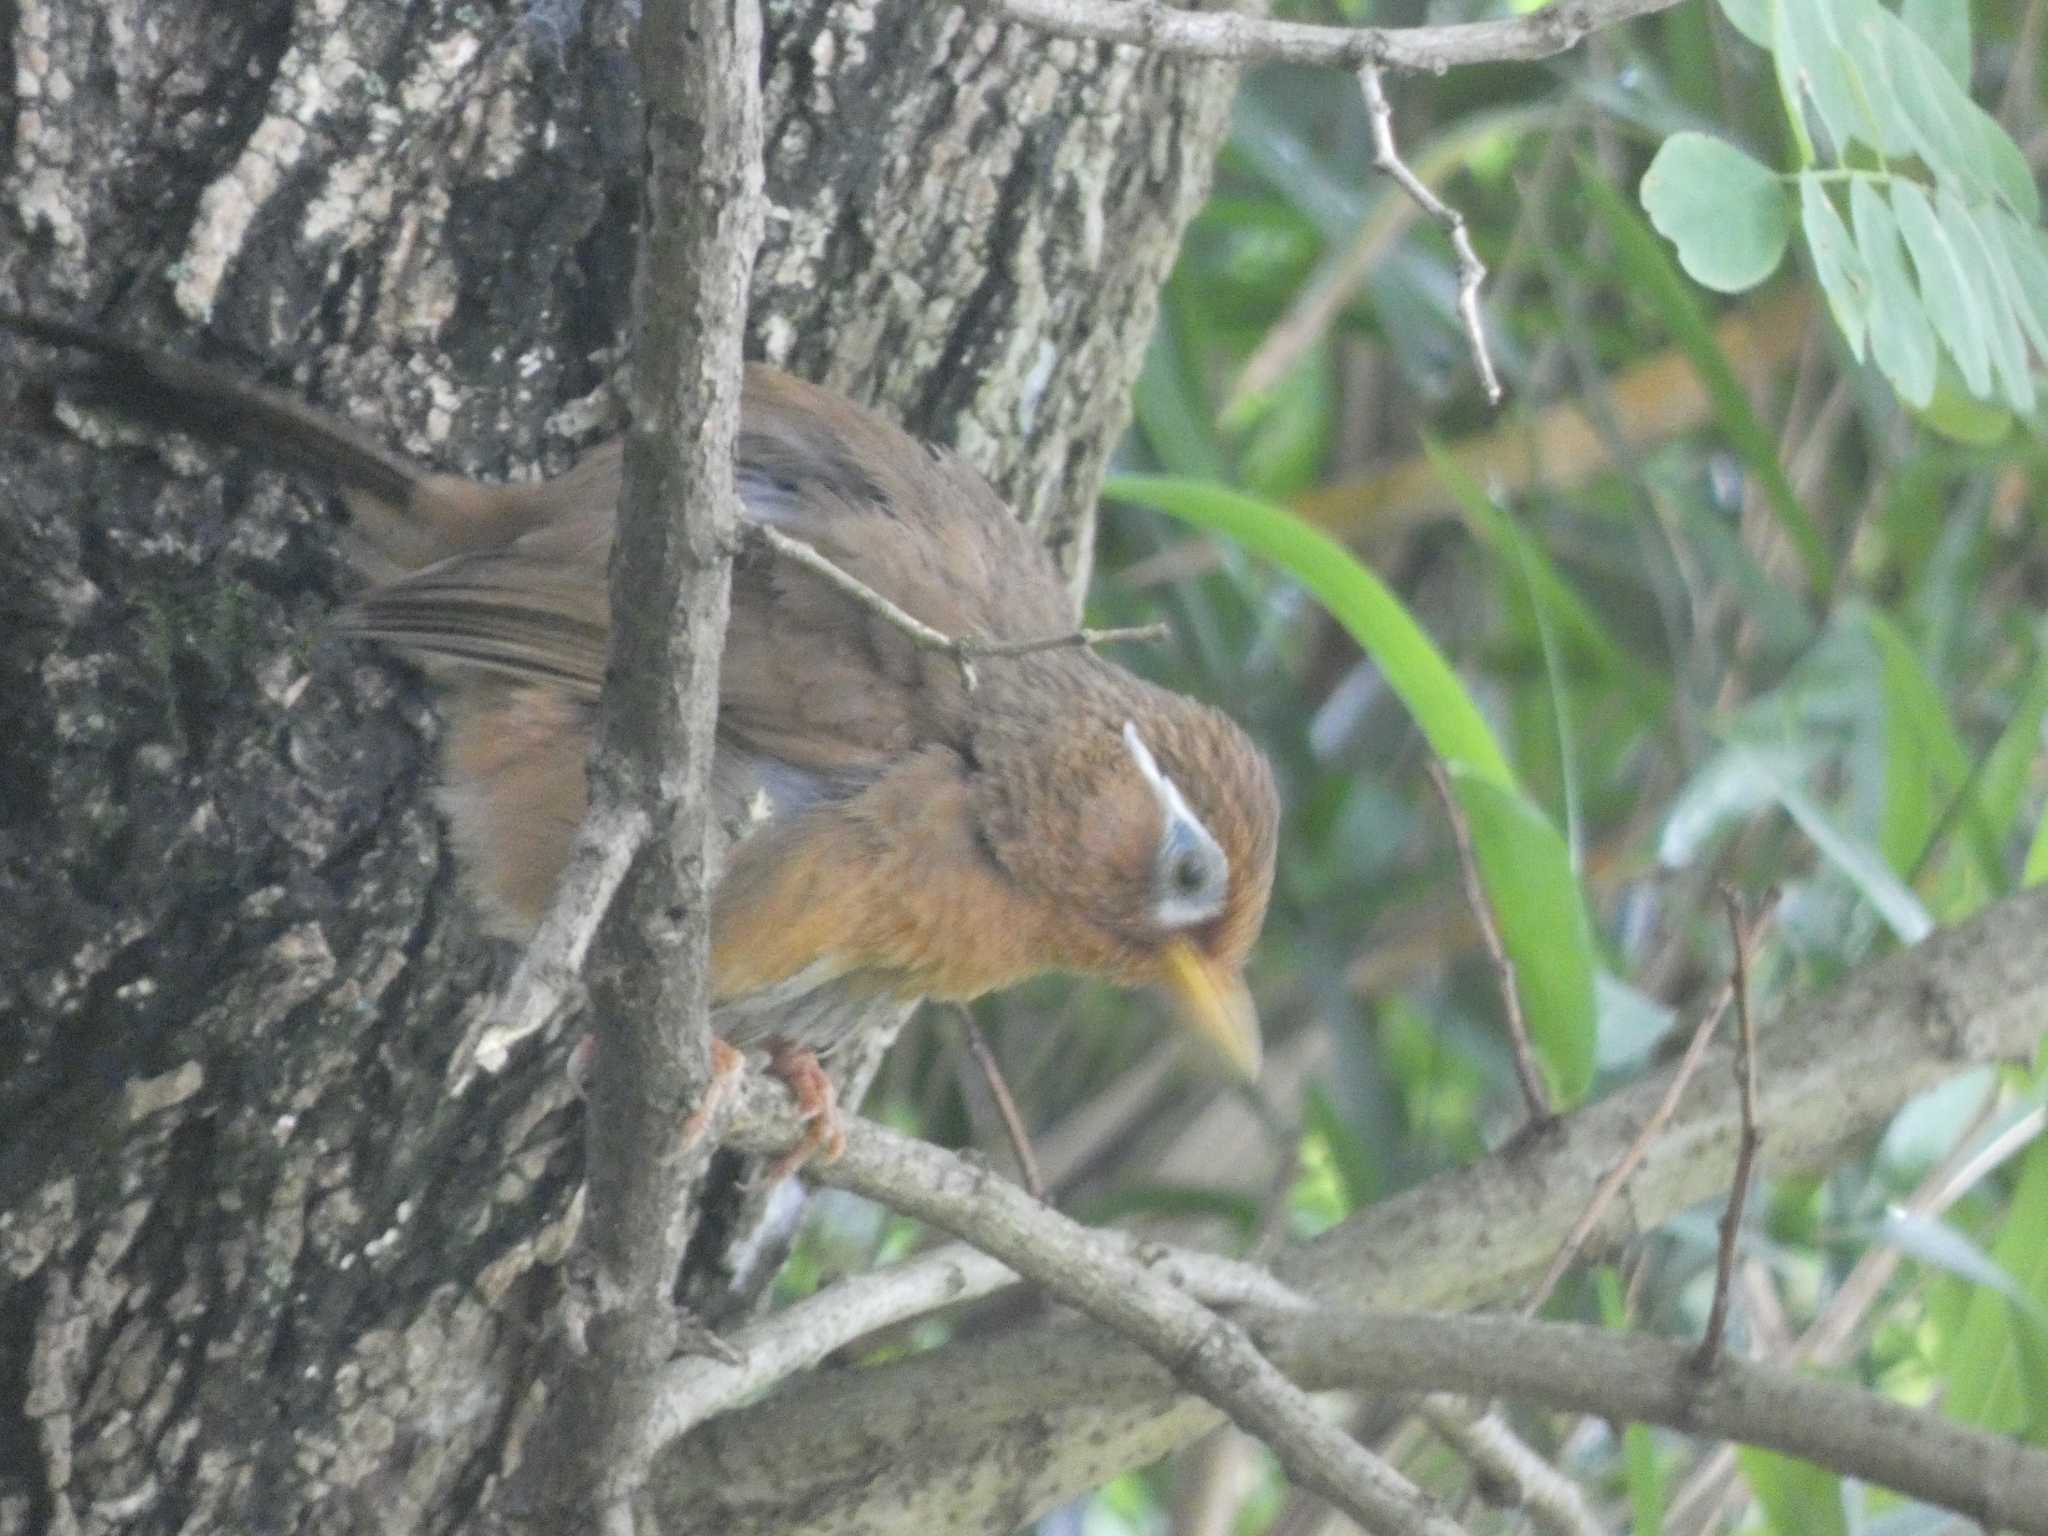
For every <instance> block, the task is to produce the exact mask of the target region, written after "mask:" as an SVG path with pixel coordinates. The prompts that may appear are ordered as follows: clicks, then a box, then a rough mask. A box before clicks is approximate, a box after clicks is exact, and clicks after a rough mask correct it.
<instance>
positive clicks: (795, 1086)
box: [761, 1040, 846, 1187]
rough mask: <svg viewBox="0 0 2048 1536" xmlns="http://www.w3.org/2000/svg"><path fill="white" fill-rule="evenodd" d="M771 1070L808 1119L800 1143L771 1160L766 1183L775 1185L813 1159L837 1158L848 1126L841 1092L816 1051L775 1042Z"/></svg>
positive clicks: (801, 1117) (770, 1051)
mask: <svg viewBox="0 0 2048 1536" xmlns="http://www.w3.org/2000/svg"><path fill="white" fill-rule="evenodd" d="M768 1070H769V1071H771V1072H773V1073H774V1074H775V1075H776V1076H777V1077H779V1078H781V1079H782V1081H783V1083H784V1085H785V1086H786V1087H788V1089H789V1091H790V1092H791V1093H792V1094H794V1095H795V1096H796V1112H797V1118H798V1119H799V1120H802V1121H803V1122H804V1134H803V1136H802V1137H801V1138H800V1139H799V1140H798V1141H797V1144H796V1145H795V1146H793V1147H791V1148H790V1149H789V1150H788V1151H787V1152H785V1153H783V1154H782V1156H781V1157H779V1158H777V1159H776V1160H775V1161H774V1162H773V1163H771V1164H770V1165H769V1167H768V1171H767V1172H766V1173H764V1174H763V1175H762V1176H761V1182H762V1184H763V1185H764V1186H769V1187H772V1186H774V1185H776V1184H780V1183H781V1182H782V1181H783V1180H784V1179H786V1178H788V1177H789V1176H790V1175H791V1174H792V1173H795V1172H796V1171H797V1170H798V1169H799V1168H802V1167H803V1166H804V1165H805V1164H807V1163H809V1162H811V1161H812V1160H813V1159H815V1160H817V1161H819V1162H826V1163H829V1162H834V1161H836V1160H837V1159H838V1157H839V1155H840V1154H841V1153H843V1152H844V1151H845V1150H846V1126H845V1124H844V1122H842V1121H841V1119H840V1117H839V1094H838V1091H837V1090H836V1089H834V1088H833V1086H832V1079H831V1078H830V1077H828V1076H826V1075H825V1069H824V1068H823V1067H821V1066H820V1065H818V1053H817V1052H816V1051H813V1050H811V1049H810V1048H809V1047H808V1046H802V1045H792V1044H790V1043H789V1042H788V1041H787V1040H775V1041H771V1042H770V1043H769V1046H768Z"/></svg>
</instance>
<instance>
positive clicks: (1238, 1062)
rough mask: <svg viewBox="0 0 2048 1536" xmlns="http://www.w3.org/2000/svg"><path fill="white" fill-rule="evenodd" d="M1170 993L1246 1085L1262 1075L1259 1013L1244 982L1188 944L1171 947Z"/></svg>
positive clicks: (1168, 965) (1168, 959) (1168, 962)
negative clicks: (1260, 1071) (1260, 1069)
mask: <svg viewBox="0 0 2048 1536" xmlns="http://www.w3.org/2000/svg"><path fill="white" fill-rule="evenodd" d="M1163 979H1164V981H1165V983H1166V989H1167V991H1168V992H1170V993H1172V994H1173V1000H1174V1002H1175V1004H1177V1005H1178V1006H1179V1008H1180V1014H1181V1018H1182V1019H1183V1020H1184V1021H1185V1022H1186V1023H1187V1024H1189V1025H1190V1026H1191V1027H1192V1028H1193V1029H1194V1031H1195V1033H1196V1034H1198V1035H1200V1036H1201V1037H1202V1038H1203V1039H1205V1040H1207V1041H1208V1042H1209V1043H1210V1044H1211V1045H1214V1046H1215V1047H1216V1048H1217V1049H1218V1050H1220V1051H1221V1052H1222V1053H1223V1054H1224V1056H1225V1058H1226V1059H1228V1061H1229V1062H1230V1065H1231V1066H1232V1067H1234V1068H1235V1069H1236V1070H1237V1071H1238V1073H1239V1074H1240V1075H1241V1076H1242V1077H1243V1078H1244V1080H1245V1081H1246V1082H1252V1081H1254V1080H1255V1079H1256V1078H1257V1077H1258V1075H1259V1010H1258V1008H1257V1007H1256V1006H1255V1005H1254V1004H1253V1002H1252V995H1251V993H1250V992H1249V991H1247V990H1246V989H1245V984H1244V978H1243V977H1242V976H1240V975H1238V974H1237V973H1236V972H1235V971H1226V970H1224V969H1222V968H1221V967H1220V966H1218V965H1217V964H1216V963H1215V962H1214V961H1212V960H1210V959H1209V958H1208V957H1207V956H1206V955H1204V954H1202V953H1201V952H1200V951H1198V950H1197V949H1196V948H1195V947H1194V946H1193V945H1192V944H1189V943H1188V942H1187V941H1186V940H1176V941H1175V942H1173V943H1171V944H1169V945H1167V946H1166V971H1165V976H1164V978H1163Z"/></svg>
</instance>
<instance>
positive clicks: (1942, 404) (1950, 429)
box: [1920, 357, 2012, 448]
mask: <svg viewBox="0 0 2048 1536" xmlns="http://www.w3.org/2000/svg"><path fill="white" fill-rule="evenodd" d="M1920 419H1921V420H1922V421H1924V422H1926V423H1927V425H1928V426H1930V427H1932V428H1934V430H1935V431H1937V432H1939V433H1940V434H1941V435H1942V436H1943V437H1946V438H1948V439H1950V440H1951V441H1952V442H1958V443H1964V444H1967V445H1968V446H1970V447H1972V448H1990V447H1993V446H1995V445H1996V444H1998V443H2001V442H2003V441H2005V437H2006V434H2007V433H2009V432H2011V431H2012V412H2011V411H2009V410H2007V409H2006V408H2005V407H2004V406H2002V405H1999V404H1997V403H1995V402H1993V401H1989V400H1984V399H1980V398H1979V397H1978V396H1976V395H1973V394H1971V393H1970V392H1969V391H1968V390H1967V389H1965V388H1964V387H1963V381H1962V377H1961V376H1960V375H1959V374H1958V373H1957V372H1956V369H1955V364H1953V363H1951V362H1950V361H1949V360H1948V359H1947V358H1946V357H1944V358H1943V359H1942V360H1941V362H1940V364H1939V365H1938V366H1937V367H1936V369H1935V374H1934V398H1933V399H1932V400H1931V401H1929V402H1928V405H1927V409H1926V410H1925V411H1923V412H1921V413H1920Z"/></svg>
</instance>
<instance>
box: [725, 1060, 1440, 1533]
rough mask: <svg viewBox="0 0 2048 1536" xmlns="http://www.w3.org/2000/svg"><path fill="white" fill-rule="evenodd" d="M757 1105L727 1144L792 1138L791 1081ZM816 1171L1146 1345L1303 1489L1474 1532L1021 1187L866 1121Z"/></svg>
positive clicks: (1222, 1323)
mask: <svg viewBox="0 0 2048 1536" xmlns="http://www.w3.org/2000/svg"><path fill="white" fill-rule="evenodd" d="M764 1092H769V1093H772V1094H773V1095H774V1097H773V1098H767V1099H764V1098H763V1097H762V1094H763V1093H764ZM750 1101H751V1102H752V1103H754V1104H756V1105H760V1106H762V1107H764V1108H765V1109H766V1110H767V1111H768V1112H767V1114H765V1115H763V1116H760V1117H758V1118H753V1117H749V1116H747V1115H746V1114H744V1113H742V1114H741V1115H740V1116H738V1117H737V1118H736V1119H735V1122H734V1125H733V1128H732V1133H731V1136H730V1138H729V1141H728V1145H730V1146H732V1147H734V1148H736V1149H737V1150H740V1151H744V1152H773V1151H777V1150H779V1149H781V1148H782V1147H785V1146H787V1145H788V1144H789V1142H790V1139H791V1138H790V1134H789V1133H790V1129H791V1127H790V1125H789V1116H788V1112H787V1099H786V1097H785V1096H784V1095H783V1094H782V1093H781V1091H780V1089H779V1088H776V1089H766V1088H765V1086H764V1087H763V1088H761V1089H759V1090H757V1092H756V1093H755V1094H753V1095H750ZM815 1172H816V1173H817V1176H818V1177H819V1178H820V1179H821V1181H824V1182H829V1183H832V1184H835V1185H837V1186H839V1187H840V1188H842V1189H851V1190H853V1191H854V1192H855V1193H857V1194H863V1195H867V1196H868V1197H869V1198H871V1199H876V1200H881V1201H883V1202H884V1203H885V1204H888V1205H890V1206H891V1207H893V1208H894V1209H896V1210H899V1211H902V1212H905V1213H906V1214H908V1215H912V1216H916V1217H919V1218H920V1219H922V1220H925V1221H929V1222H932V1223H933V1224H935V1225H937V1226H941V1227H944V1228H946V1229H947V1230H948V1231H952V1232H955V1233H961V1234H969V1233H971V1234H972V1239H971V1240H972V1241H973V1242H974V1244H975V1246H976V1247H978V1248H980V1249H982V1250H983V1251H984V1252H986V1253H990V1254H993V1255H994V1256H995V1257H997V1258H999V1259H1001V1260H1003V1261H1004V1262H1005V1263H1006V1264H1009V1265H1010V1266H1011V1267H1012V1268H1014V1269H1015V1270H1017V1271H1018V1273H1020V1274H1022V1275H1025V1276H1027V1277H1028V1278H1030V1279H1031V1280H1034V1281H1036V1282H1037V1283H1038V1284H1039V1285H1041V1286H1043V1287H1045V1289H1046V1290H1047V1291H1049V1292H1051V1293H1052V1294H1053V1295H1054V1296H1056V1297H1058V1298H1059V1299H1060V1300H1061V1301H1064V1302H1066V1303H1067V1304H1068V1305H1069V1306H1073V1307H1078V1308H1079V1309H1080V1310H1082V1311H1083V1312H1086V1313H1087V1314H1089V1315H1090V1316H1091V1317H1093V1318H1095V1319H1096V1321H1098V1322H1100V1323H1103V1324H1105V1325H1106V1326H1108V1327H1111V1328H1114V1329H1115V1330H1117V1331H1118V1332H1119V1333H1121V1334H1123V1335H1124V1336H1125V1337H1126V1338H1129V1339H1131V1340H1132V1341H1133V1342H1135V1343H1137V1344H1138V1345H1140V1346H1141V1347H1142V1348H1144V1349H1145V1350H1146V1351H1147V1352H1149V1353H1150V1354H1151V1355H1152V1356H1153V1357H1154V1358H1155V1359H1156V1360H1158V1361H1159V1362H1160V1363H1161V1364H1162V1365H1164V1366H1165V1367H1166V1368H1167V1369H1168V1370H1170V1371H1172V1372H1173V1373H1174V1375H1175V1376H1177V1377H1178V1378H1180V1379H1181V1380H1182V1381H1184V1382H1186V1383H1187V1384H1188V1386H1189V1387H1190V1388H1192V1389H1193V1390H1194V1391H1196V1392H1199V1393H1200V1394H1201V1395H1202V1396H1204V1397H1206V1398H1208V1399H1209V1400H1210V1401H1211V1402H1213V1403H1215V1404H1216V1406H1217V1407H1219V1408H1221V1409H1222V1410H1223V1411H1224V1412H1225V1413H1227V1414H1228V1415H1229V1416H1230V1417H1231V1418H1232V1419H1234V1420H1235V1421H1236V1422H1237V1423H1238V1425H1239V1426H1240V1427H1242V1428H1243V1429H1245V1430H1247V1431H1249V1432H1250V1433H1252V1434H1255V1435H1258V1436H1259V1437H1260V1438H1261V1439H1262V1440H1264V1441H1265V1442H1266V1444H1267V1445H1268V1446H1269V1447H1270V1448H1271V1449H1272V1451H1273V1454H1274V1455H1275V1456H1277V1457H1278V1458H1279V1459H1280V1462H1281V1465H1283V1466H1284V1467H1286V1468H1287V1470H1288V1472H1289V1474H1290V1475H1291V1476H1293V1478H1294V1479H1295V1480H1296V1481H1297V1482H1298V1483H1299V1484H1301V1486H1303V1487H1306V1488H1311V1489H1314V1490H1315V1491H1316V1492H1318V1493H1320V1494H1322V1495H1323V1497H1325V1498H1327V1499H1329V1500H1330V1501H1331V1503H1333V1504H1336V1505H1337V1506H1338V1507H1340V1508H1341V1509H1343V1510H1345V1511H1346V1512H1347V1513H1348V1514H1350V1515H1351V1516H1352V1517H1353V1518H1354V1519H1357V1520H1359V1521H1360V1522H1361V1523H1364V1524H1366V1525H1367V1526H1368V1527H1370V1528H1372V1529H1375V1530H1380V1531H1384V1532H1387V1533H1388V1536H1462V1531H1461V1528H1460V1527H1459V1526H1458V1524H1457V1522H1455V1521H1453V1520H1452V1519H1450V1518H1449V1517H1448V1516H1447V1515H1445V1514H1443V1513H1441V1512H1440V1511H1439V1510H1437V1509H1436V1508H1435V1507H1434V1506H1433V1505H1432V1504H1431V1502H1430V1501H1429V1500H1428V1499H1427V1498H1426V1497H1424V1495H1423V1494H1422V1493H1421V1491H1420V1490H1419V1489H1417V1488H1416V1487H1415V1485H1414V1484H1413V1483H1411V1482H1409V1481H1408V1480H1407V1479H1406V1478H1405V1477H1403V1476H1401V1474H1400V1473H1398V1472H1396V1471H1395V1470H1394V1469H1393V1468H1392V1467H1389V1466H1388V1465H1386V1464H1385V1463H1384V1462H1382V1461H1381V1460H1380V1459H1379V1458H1378V1457H1376V1456H1374V1455H1373V1454H1372V1453H1371V1452H1370V1451H1368V1450H1367V1449H1366V1448H1365V1447H1364V1446H1362V1445H1360V1444H1359V1443H1358V1442H1357V1441H1356V1440H1354V1439H1353V1438H1352V1437H1351V1436H1350V1435H1348V1434H1346V1433H1345V1432H1344V1430H1343V1429H1342V1428H1340V1427H1339V1426H1338V1425H1336V1424H1333V1423H1332V1422H1331V1421H1330V1420H1329V1419H1328V1418H1327V1417H1325V1416H1324V1415H1323V1413H1322V1412H1321V1411H1320V1410H1319V1409H1318V1408H1317V1407H1316V1405H1315V1403H1314V1401H1313V1400H1312V1399H1311V1398H1310V1397H1309V1396H1308V1394H1307V1393H1305V1392H1303V1391H1302V1390H1301V1389H1300V1388H1299V1387H1297V1386H1295V1384H1294V1383H1293V1382H1291V1381H1289V1380H1288V1379H1287V1377H1286V1376H1285V1375H1283V1374H1282V1373H1281V1372H1280V1370H1279V1369H1278V1368H1277V1367H1276V1366H1274V1364H1273V1363H1272V1362H1271V1361H1270V1360H1268V1359H1267V1358H1266V1357H1265V1356H1264V1355H1263V1354H1261V1353H1260V1352H1259V1349H1258V1346H1257V1345H1256V1344H1254V1343H1253V1342H1252V1340H1251V1337H1250V1335H1248V1334H1247V1333H1246V1332H1245V1331H1244V1329H1243V1328H1241V1327H1240V1326H1238V1325H1237V1324H1236V1323H1234V1322H1232V1321H1231V1320H1230V1319H1229V1318H1227V1317H1225V1316H1223V1315H1221V1314H1220V1313H1217V1312H1215V1311H1212V1310H1211V1309H1210V1308H1209V1307H1208V1306H1206V1305H1204V1304H1203V1303H1202V1302H1201V1301H1199V1300H1197V1299H1196V1298H1195V1297H1194V1296H1192V1295H1191V1294H1189V1292H1188V1291H1187V1289H1186V1288H1185V1287H1184V1286H1183V1285H1182V1284H1181V1283H1179V1282H1178V1281H1177V1280H1175V1279H1172V1278H1169V1277H1168V1276H1167V1275H1165V1274H1162V1273H1160V1271H1159V1270H1158V1269H1157V1268H1155V1267H1153V1265H1151V1264H1150V1263H1147V1262H1145V1260H1144V1259H1143V1258H1141V1257H1132V1256H1128V1255H1127V1254H1125V1253H1123V1252H1120V1251H1118V1246H1117V1245H1114V1244H1111V1243H1106V1242H1104V1241H1103V1240H1102V1238H1101V1236H1100V1234H1097V1233H1094V1232H1090V1231H1089V1230H1088V1229H1087V1228H1085V1227H1081V1226H1078V1225H1076V1224H1075V1223H1074V1222H1072V1221H1069V1220H1068V1219H1067V1218H1066V1217H1064V1216H1062V1215H1060V1214H1059V1212H1057V1211H1055V1210H1053V1209H1052V1208H1051V1207H1049V1206H1046V1205H1043V1204H1041V1203H1040V1202H1038V1201H1036V1200H1034V1199H1032V1198H1031V1196H1029V1195H1028V1194H1026V1193H1025V1192H1024V1191H1023V1190H1021V1189H1019V1188H1018V1187H1017V1186H1016V1185H1014V1184H1011V1183H1009V1182H1008V1181H1007V1180H1004V1179H998V1178H994V1177H992V1176H991V1175H990V1174H989V1172H988V1170H987V1169H985V1168H973V1167H970V1166H969V1165H967V1164H966V1163H964V1162H962V1161H961V1160H960V1159H959V1158H957V1157H954V1156H952V1155H950V1154H948V1153H945V1152H942V1151H940V1150H939V1149H938V1148H936V1147H932V1146H928V1145H926V1144H925V1143H923V1142H919V1141H913V1140H911V1139H910V1138H908V1137H904V1136H898V1135H896V1134H894V1133H893V1132H890V1131H886V1130H883V1129H882V1128H881V1127H879V1126H876V1125H873V1124H871V1123H867V1122H856V1123H854V1124H851V1125H849V1126H848V1127H847V1139H846V1151H845V1154H844V1155H843V1156H841V1157H840V1158H838V1159H837V1160H836V1161H834V1162H832V1163H830V1164H829V1165H825V1166H822V1167H819V1168H817V1169H816V1170H815Z"/></svg>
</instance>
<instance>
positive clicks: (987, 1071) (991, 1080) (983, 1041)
mask: <svg viewBox="0 0 2048 1536" xmlns="http://www.w3.org/2000/svg"><path fill="white" fill-rule="evenodd" d="M954 1011H955V1012H957V1013H958V1014H959V1015H960V1031H961V1033H962V1034H963V1035H964V1036H965V1037H966V1040H967V1050H968V1052H969V1054H970V1055H972V1056H973V1057H974V1064H975V1065H976V1066H977V1067H979V1068H980V1069H981V1075H982V1079H983V1081H985V1082H986V1083H987V1084H988V1091H989V1096H990V1097H991V1098H993V1099H994V1100H995V1102H996V1113H997V1114H999V1115H1001V1116H1002V1117H1003V1129H1004V1130H1005V1131H1007V1132H1009V1136H1010V1150H1011V1151H1012V1152H1015V1153H1016V1154H1017V1171H1018V1172H1019V1173H1021V1174H1022V1175H1023V1176H1024V1188H1025V1189H1026V1190H1027V1191H1028V1192H1029V1193H1030V1195H1031V1198H1032V1199H1034V1200H1043V1199H1044V1198H1045V1175H1044V1174H1043V1173H1042V1172H1041V1171H1040V1170H1039V1167H1038V1154H1037V1153H1036V1152H1034V1151H1033V1150H1032V1147H1031V1132H1030V1130H1029V1129H1028V1128H1027V1127H1026V1126H1025V1124H1024V1116H1023V1115H1022V1113H1020V1112H1019V1110H1018V1108H1017V1100H1016V1099H1015V1098H1014V1097H1013V1096H1012V1095H1011V1093H1010V1084H1009V1080H1008V1079H1007V1078H1005V1077H1004V1076H1003V1068H1002V1063H1000V1062H999V1061H997V1060H996V1053H995V1052H994V1051H993V1050H992V1049H990V1047H989V1043H988V1036H987V1035H985V1034H983V1033H982V1029H981V1024H980V1022H979V1021H978V1020H976V1018H975V1017H974V1010H973V1009H971V1008H969V1007H967V1006H966V1005H965V1004H964V1003H963V1004H960V1005H958V1006H957V1007H956V1008H955V1010H954Z"/></svg>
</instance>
